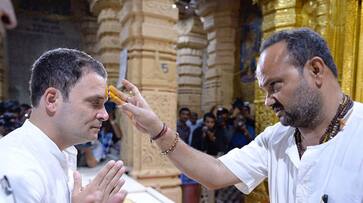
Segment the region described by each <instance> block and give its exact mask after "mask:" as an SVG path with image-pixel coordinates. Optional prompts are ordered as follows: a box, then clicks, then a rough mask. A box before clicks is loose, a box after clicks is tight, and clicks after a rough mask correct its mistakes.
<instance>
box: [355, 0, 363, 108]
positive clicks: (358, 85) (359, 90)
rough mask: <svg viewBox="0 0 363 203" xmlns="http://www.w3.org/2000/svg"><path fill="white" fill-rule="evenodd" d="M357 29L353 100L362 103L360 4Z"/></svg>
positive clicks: (362, 10)
mask: <svg viewBox="0 0 363 203" xmlns="http://www.w3.org/2000/svg"><path fill="white" fill-rule="evenodd" d="M359 8H360V10H359V16H360V19H359V24H358V25H359V27H358V36H357V40H356V42H357V43H358V44H357V46H358V53H357V74H356V81H355V85H356V89H355V98H354V99H355V100H357V101H360V102H363V6H362V3H361V5H360V6H359Z"/></svg>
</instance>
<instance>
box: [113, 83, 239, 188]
mask: <svg viewBox="0 0 363 203" xmlns="http://www.w3.org/2000/svg"><path fill="white" fill-rule="evenodd" d="M123 85H124V86H125V88H126V90H128V91H132V92H133V93H134V96H132V97H127V96H124V98H126V99H125V100H126V101H127V103H126V104H124V105H122V106H121V109H122V110H123V111H124V112H125V113H126V114H127V115H129V117H130V119H131V120H132V122H133V123H134V125H135V127H136V128H138V129H139V130H140V131H141V132H144V133H147V134H149V135H150V136H155V135H157V134H158V133H159V132H160V131H161V129H162V126H163V124H162V121H161V120H160V119H159V118H158V117H157V115H156V114H155V113H154V112H153V111H152V110H151V108H150V107H149V105H148V104H147V102H146V101H145V99H144V98H143V97H142V96H141V94H140V92H139V90H138V89H137V87H136V86H134V85H133V84H131V83H130V82H128V81H126V80H125V81H123ZM119 94H122V92H119ZM175 138H176V133H175V131H174V130H172V129H168V130H167V131H166V134H165V135H164V136H162V137H161V138H159V139H157V140H156V143H157V145H158V146H159V148H160V150H161V151H165V150H167V149H169V148H170V147H171V146H172V144H173V143H174V141H175ZM167 156H168V158H169V159H170V160H171V161H172V162H173V163H174V165H175V166H176V167H178V168H179V169H180V170H181V171H182V172H183V173H186V174H187V175H188V176H189V177H192V178H194V179H196V180H198V181H199V182H200V183H202V184H203V185H205V186H207V187H209V188H213V189H214V188H220V187H224V186H227V185H232V184H235V183H238V182H239V179H238V178H237V177H236V176H235V175H234V174H232V172H231V171H230V170H229V169H227V168H226V167H225V166H224V165H223V164H222V162H220V161H219V160H217V159H215V158H214V157H212V156H209V155H207V154H205V153H202V152H199V151H198V150H195V149H193V148H192V147H190V146H188V145H187V144H185V143H184V142H183V141H181V139H179V141H178V142H177V144H176V148H175V150H174V151H172V152H170V153H168V155H167ZM211 177H213V178H211Z"/></svg>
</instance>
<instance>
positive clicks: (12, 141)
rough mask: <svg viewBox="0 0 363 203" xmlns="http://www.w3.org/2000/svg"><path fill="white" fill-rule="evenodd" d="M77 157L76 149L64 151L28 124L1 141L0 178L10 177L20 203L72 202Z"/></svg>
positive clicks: (28, 122) (27, 121) (71, 148)
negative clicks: (73, 173) (73, 174)
mask: <svg viewBox="0 0 363 203" xmlns="http://www.w3.org/2000/svg"><path fill="white" fill-rule="evenodd" d="M76 156H77V151H76V149H75V148H74V147H70V148H68V149H66V150H64V151H63V152H62V151H60V150H59V148H58V147H57V146H56V144H55V143H54V142H53V141H52V140H50V139H49V137H47V136H46V135H45V134H44V133H43V132H42V131H41V130H40V129H39V128H37V127H36V126H35V125H33V124H32V123H31V122H30V121H29V120H26V121H25V123H24V124H23V126H22V127H20V128H18V129H16V130H15V131H13V132H11V133H10V134H8V135H7V136H5V137H4V138H2V139H1V140H0V164H1V165H0V177H2V176H3V175H6V176H7V177H8V179H9V181H10V183H11V187H12V188H13V191H14V195H15V197H16V201H17V202H18V203H19V202H27V203H32V202H37V203H39V202H44V203H45V202H47V203H48V202H52V203H56V202H62V203H64V202H70V197H71V191H72V187H73V176H69V174H72V173H71V171H72V170H75V169H76V161H77V158H76Z"/></svg>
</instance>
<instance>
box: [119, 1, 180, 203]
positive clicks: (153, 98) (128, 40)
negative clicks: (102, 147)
mask: <svg viewBox="0 0 363 203" xmlns="http://www.w3.org/2000/svg"><path fill="white" fill-rule="evenodd" d="M120 2H121V5H122V8H121V11H120V13H119V22H120V24H121V32H120V43H121V47H123V48H125V49H127V53H128V61H127V65H128V68H127V79H128V80H130V81H131V82H133V83H134V84H135V85H137V87H138V88H139V89H140V91H141V94H142V95H143V96H144V97H145V99H146V100H147V102H148V103H149V104H150V106H151V107H152V108H153V110H154V111H155V112H156V113H157V114H158V116H159V117H160V118H161V120H163V121H164V122H166V124H167V125H168V126H169V127H170V128H173V129H175V127H176V117H177V115H176V110H177V109H176V108H177V92H176V90H177V82H176V77H177V74H176V62H175V61H176V51H175V46H176V40H177V33H176V31H175V30H174V29H173V27H174V26H175V24H176V21H177V19H178V10H177V9H176V8H175V9H174V8H173V7H172V5H173V1H170V0H121V1H120ZM121 120H122V121H121V124H122V127H121V129H122V130H123V134H124V135H125V137H124V139H123V143H122V152H121V156H122V159H123V160H124V162H125V163H126V165H127V166H129V167H131V169H132V170H131V173H130V175H131V176H132V177H134V178H135V179H137V180H138V181H139V182H141V183H142V184H144V185H146V186H152V187H154V188H156V189H158V190H159V191H160V192H162V193H163V194H164V195H166V196H168V197H169V198H170V199H172V200H174V201H175V202H181V188H180V180H179V178H178V175H179V174H180V172H179V170H177V169H176V168H175V167H174V166H173V164H172V163H171V162H170V161H169V160H168V159H167V157H165V156H162V155H160V150H159V148H158V147H157V146H156V144H155V143H150V140H149V136H147V135H143V134H142V133H140V132H138V131H137V130H136V129H135V128H134V127H133V125H132V124H131V123H130V121H129V120H128V118H127V116H125V115H122V116H121Z"/></svg>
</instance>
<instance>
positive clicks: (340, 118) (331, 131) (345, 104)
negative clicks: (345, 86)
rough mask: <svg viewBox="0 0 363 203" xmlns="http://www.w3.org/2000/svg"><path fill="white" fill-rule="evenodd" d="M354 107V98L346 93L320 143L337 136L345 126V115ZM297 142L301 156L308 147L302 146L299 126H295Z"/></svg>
mask: <svg viewBox="0 0 363 203" xmlns="http://www.w3.org/2000/svg"><path fill="white" fill-rule="evenodd" d="M352 107H353V100H352V99H351V98H350V97H349V96H348V95H346V94H344V96H343V101H342V102H341V103H340V104H339V107H338V110H337V113H336V114H335V116H334V118H333V119H332V121H331V122H330V124H329V126H328V127H327V129H326V130H325V133H324V134H323V135H322V136H321V138H320V142H319V143H320V144H322V143H325V142H327V141H329V140H330V139H332V138H333V137H335V136H336V135H337V134H338V132H339V131H340V130H341V129H342V128H343V127H344V125H345V121H344V116H345V115H346V114H347V113H348V111H349V110H350V109H351V108H352ZM294 137H295V142H296V146H297V150H298V152H299V156H300V158H301V157H302V155H303V154H304V152H305V150H306V148H305V147H303V146H302V139H301V133H300V131H299V129H298V128H295V133H294Z"/></svg>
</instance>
